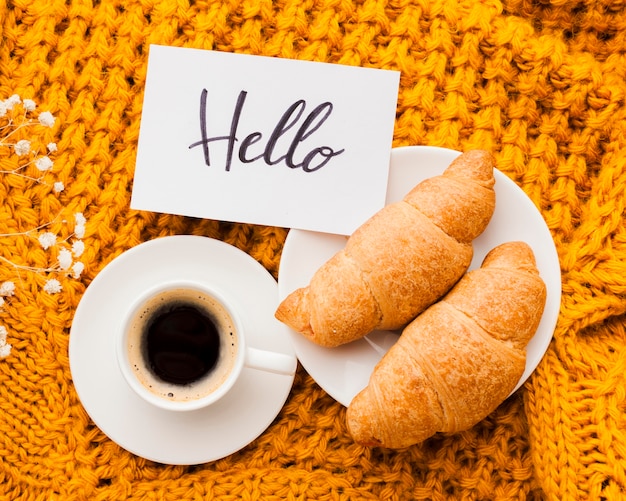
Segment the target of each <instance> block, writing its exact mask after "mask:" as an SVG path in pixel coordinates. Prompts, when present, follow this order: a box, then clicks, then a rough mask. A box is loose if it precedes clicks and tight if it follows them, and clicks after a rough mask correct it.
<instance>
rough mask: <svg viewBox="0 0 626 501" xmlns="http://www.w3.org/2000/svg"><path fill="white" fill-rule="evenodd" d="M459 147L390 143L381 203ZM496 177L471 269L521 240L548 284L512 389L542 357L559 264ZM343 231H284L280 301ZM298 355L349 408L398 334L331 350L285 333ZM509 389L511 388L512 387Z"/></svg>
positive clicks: (514, 191)
mask: <svg viewBox="0 0 626 501" xmlns="http://www.w3.org/2000/svg"><path fill="white" fill-rule="evenodd" d="M457 155H459V152H457V151H454V150H449V149H444V148H436V147H428V146H411V147H402V148H395V149H393V150H392V154H391V166H390V174H389V185H388V190H387V203H391V202H395V201H397V200H401V199H402V198H403V197H404V195H405V194H406V193H407V192H408V191H409V190H410V189H411V188H413V186H415V185H416V184H417V183H419V182H420V181H422V180H423V179H425V178H428V177H432V176H434V175H437V174H440V173H441V172H443V170H444V169H445V168H446V167H447V166H448V165H450V162H452V160H453V159H454V158H455V157H456V156H457ZM495 178H496V186H495V189H496V210H495V213H494V215H493V218H492V219H491V221H490V223H489V226H488V227H487V229H486V230H485V232H484V233H483V234H482V235H481V236H479V237H478V238H477V239H476V240H475V241H474V259H473V261H472V264H471V266H470V269H473V268H477V267H479V266H480V264H481V262H482V260H483V258H484V257H485V255H486V254H487V252H488V251H490V250H491V249H492V248H494V247H495V246H497V245H499V244H501V243H504V242H506V241H511V240H522V241H525V242H526V243H528V244H529V245H530V246H531V247H532V249H533V251H534V253H535V258H536V260H537V267H538V268H539V271H540V273H541V277H542V278H543V280H544V281H545V283H546V286H547V292H548V295H547V302H546V307H545V310H544V314H543V317H542V319H541V323H540V325H539V329H538V330H537V332H536V334H535V336H534V337H533V339H532V340H531V341H530V343H529V344H528V348H527V360H526V370H525V372H524V374H523V375H522V377H521V379H520V380H519V382H518V384H517V386H516V388H515V390H517V389H518V388H519V387H520V386H521V385H522V384H523V383H524V382H525V381H526V379H528V377H529V376H530V374H531V373H532V372H533V371H534V370H535V368H536V367H537V365H538V364H539V361H540V360H541V358H542V357H543V355H544V353H545V351H546V349H547V348H548V345H549V344H550V340H551V339H552V334H553V332H554V327H555V325H556V321H557V317H558V314H559V308H560V304H561V268H560V265H559V258H558V255H557V252H556V248H555V246H554V241H553V240H552V236H551V234H550V231H549V230H548V228H547V226H546V223H545V221H544V220H543V217H542V216H541V213H540V212H539V211H538V210H537V208H536V207H535V205H534V204H533V202H532V201H531V200H530V199H529V198H528V197H527V196H526V194H525V193H524V192H523V191H522V189H521V188H519V186H517V185H516V184H515V182H513V181H512V180H511V179H509V178H508V177H507V176H505V175H504V174H503V173H501V172H500V171H496V172H495ZM345 242H346V237H344V236H338V235H330V234H325V233H316V232H310V231H303V230H290V231H289V234H288V236H287V240H286V241H285V246H284V248H283V252H282V258H281V262H280V270H279V276H278V293H279V296H280V299H281V300H282V299H284V298H285V297H286V296H287V295H288V294H289V293H291V292H292V291H294V290H295V289H297V288H299V287H304V286H306V285H308V283H309V281H310V279H311V277H312V276H313V274H314V273H315V271H316V270H317V269H318V268H319V267H320V266H321V265H322V264H323V263H324V262H325V261H326V260H327V259H329V258H330V257H331V256H332V255H333V254H335V253H336V252H337V251H339V250H340V249H342V248H343V247H344V245H345ZM290 332H291V333H292V339H293V343H294V346H295V349H296V353H297V355H298V359H299V360H300V363H301V364H302V366H303V367H304V368H305V369H306V370H307V372H308V373H309V374H310V375H311V376H312V377H313V379H315V381H316V382H317V383H318V384H319V385H320V386H321V387H322V388H323V389H324V390H326V392H327V393H329V394H330V395H331V396H332V397H333V398H334V399H335V400H337V401H339V402H340V403H342V404H343V405H345V406H348V405H349V403H350V401H351V400H352V398H353V397H354V396H355V395H356V394H357V393H358V392H359V391H361V390H362V389H363V388H364V387H365V386H366V385H367V382H368V380H369V377H370V374H371V373H372V370H373V368H374V365H376V363H377V362H378V361H379V360H380V359H381V358H382V356H383V355H384V354H385V353H386V352H387V350H388V349H389V348H390V347H391V346H392V345H393V343H395V341H396V340H397V334H396V333H392V332H387V331H376V332H373V333H371V334H369V335H368V336H366V337H365V338H364V339H360V340H358V341H354V342H352V343H349V344H347V345H344V346H340V347H337V348H322V347H320V346H318V345H316V344H314V343H312V342H311V341H309V340H308V339H306V338H304V337H303V336H301V335H300V334H298V333H296V332H295V331H292V330H291V329H290ZM515 390H514V391H515Z"/></svg>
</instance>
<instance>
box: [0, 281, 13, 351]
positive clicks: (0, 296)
mask: <svg viewBox="0 0 626 501" xmlns="http://www.w3.org/2000/svg"><path fill="white" fill-rule="evenodd" d="M13 294H15V284H14V283H13V282H4V283H2V284H0V308H1V307H2V306H4V298H5V297H7V296H12V295H13ZM7 334H8V332H7V329H6V327H4V326H3V325H0V359H3V358H6V357H8V356H9V355H10V354H11V348H12V346H11V345H10V344H9V343H7Z"/></svg>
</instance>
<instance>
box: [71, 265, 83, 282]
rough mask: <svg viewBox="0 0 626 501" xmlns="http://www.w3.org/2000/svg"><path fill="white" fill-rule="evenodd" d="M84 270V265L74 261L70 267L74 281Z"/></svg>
mask: <svg viewBox="0 0 626 501" xmlns="http://www.w3.org/2000/svg"><path fill="white" fill-rule="evenodd" d="M84 269H85V265H84V264H83V263H81V262H80V261H76V262H75V263H74V265H73V266H72V272H73V273H72V276H73V277H74V278H76V279H78V278H80V275H81V273H82V272H83V270H84Z"/></svg>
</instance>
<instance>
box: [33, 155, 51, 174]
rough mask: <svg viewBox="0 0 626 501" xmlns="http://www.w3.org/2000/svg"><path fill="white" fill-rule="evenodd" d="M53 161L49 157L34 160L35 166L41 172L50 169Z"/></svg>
mask: <svg viewBox="0 0 626 501" xmlns="http://www.w3.org/2000/svg"><path fill="white" fill-rule="evenodd" d="M53 165H54V162H53V161H52V160H50V157H47V156H46V157H41V158H38V159H37V160H35V167H37V169H39V170H40V171H41V172H45V171H47V170H50V169H52V166H53Z"/></svg>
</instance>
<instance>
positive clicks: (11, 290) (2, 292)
mask: <svg viewBox="0 0 626 501" xmlns="http://www.w3.org/2000/svg"><path fill="white" fill-rule="evenodd" d="M14 294H15V284H14V283H13V282H11V281H9V280H7V281H6V282H2V284H0V296H13V295H14Z"/></svg>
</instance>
